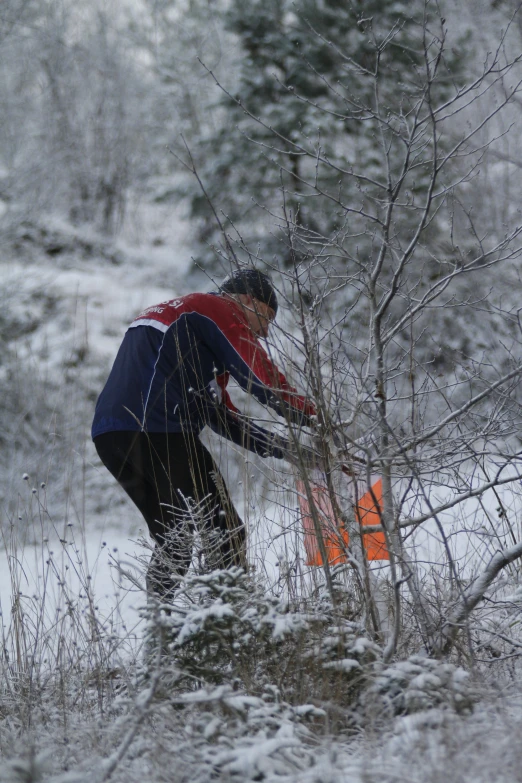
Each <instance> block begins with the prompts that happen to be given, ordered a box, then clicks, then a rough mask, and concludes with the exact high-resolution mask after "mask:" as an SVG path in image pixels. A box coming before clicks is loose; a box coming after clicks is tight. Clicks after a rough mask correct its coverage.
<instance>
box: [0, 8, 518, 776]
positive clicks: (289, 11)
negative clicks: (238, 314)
mask: <svg viewBox="0 0 522 783" xmlns="http://www.w3.org/2000/svg"><path fill="white" fill-rule="evenodd" d="M521 13H522V11H521V9H520V8H519V5H518V3H516V2H514V0H504V1H502V0H500V1H499V0H493V1H492V2H491V1H490V0H480V2H471V0H470V1H469V2H467V0H463V1H462V2H459V3H455V2H447V3H436V2H427V1H425V0H414V1H413V2H412V1H411V0H410V2H401V0H397V1H396V2H389V1H386V0H369V2H356V1H355V0H354V2H343V1H342V0H296V2H289V1H287V0H279V1H278V2H275V1H274V2H272V0H266V1H265V2H258V1H257V0H244V1H243V2H241V1H240V0H215V1H213V2H212V1H211V0H205V1H204V0H186V2H181V1H176V0H164V1H163V2H160V1H159V0H158V1H157V2H156V0H151V1H150V2H148V0H143V2H140V3H138V2H135V3H134V2H133V3H121V4H118V5H115V4H104V3H101V2H100V3H98V2H74V3H72V2H69V0H61V2H54V1H52V0H51V1H46V0H4V3H3V4H2V7H1V8H0V69H1V78H0V106H1V111H0V227H1V240H0V242H1V244H0V263H1V265H2V278H1V282H0V294H1V298H2V307H1V309H0V341H1V345H2V354H1V358H0V377H1V378H2V390H3V395H2V404H1V405H0V425H1V426H0V442H1V444H2V449H1V454H0V464H1V468H2V471H1V472H2V477H1V480H0V498H1V508H2V512H1V513H2V517H1V521H0V533H1V541H2V548H3V555H2V557H3V559H2V561H1V562H2V575H1V577H0V598H1V610H2V637H3V645H2V657H1V663H0V666H1V671H2V685H1V686H0V726H1V731H0V753H1V754H2V758H3V759H4V760H5V764H4V766H3V768H2V774H3V775H4V777H3V778H2V779H6V780H7V779H10V780H17V781H19V780H24V781H37V780H49V781H54V783H57V782H58V781H62V783H65V781H67V780H68V781H73V780H82V781H90V780H92V781H98V780H100V781H101V780H109V779H113V780H119V779H121V780H124V779H125V780H126V781H133V780H138V779H140V780H142V779H143V778H144V777H146V778H147V779H149V780H151V781H162V780H165V781H184V780H191V781H192V780H193V781H207V780H222V781H229V780H230V781H233V780H238V781H248V780H279V781H298V780H299V781H305V780H307V781H308V780H309V781H330V780H331V781H343V780H348V779H349V780H352V779H353V780H374V779H375V780H377V779H378V780H390V781H391V780H395V779H396V778H397V777H398V776H399V775H400V777H401V778H402V779H407V780H417V779H419V780H420V779H422V780H428V781H429V780H433V781H436V780H438V779H439V778H440V777H442V776H444V779H445V780H447V779H450V780H471V779H473V780H477V781H480V780H486V779H487V780H489V779H491V778H492V777H494V778H495V779H496V780H506V781H511V780H518V779H519V772H518V771H517V770H518V768H519V761H520V759H519V756H520V751H519V743H517V742H516V737H517V732H518V729H519V726H520V722H521V720H522V713H521V711H520V698H521V693H520V688H519V685H518V675H519V672H520V668H519V667H520V663H519V659H520V651H521V650H522V636H521V634H520V620H521V603H520V601H521V594H522V593H521V590H522V587H521V583H520V557H522V525H521V510H520V489H521V487H520V481H521V479H522V469H521V464H520V443H521V440H520V432H521V430H520V420H521V410H520V374H521V373H522V357H521V353H520V342H521V323H520V310H521V305H520V295H519V291H520V271H519V270H520V260H519V259H520V249H521V246H522V236H521V234H522V214H521V209H520V196H521V193H520V191H521V188H520V185H519V176H518V174H519V171H520V167H521V164H520V160H521V156H520V149H521V146H522V135H521V132H520V119H521V111H522V101H521V85H522V16H521ZM245 265H246V266H251V265H255V266H257V267H258V268H262V269H265V270H266V271H268V272H269V273H270V274H271V276H272V278H273V280H274V283H275V286H276V288H277V291H278V295H279V297H280V300H281V303H282V306H281V311H280V314H279V315H278V319H277V323H276V324H275V325H274V329H273V332H272V335H271V337H270V339H269V341H268V349H269V352H270V353H271V354H272V355H273V357H274V358H275V360H276V361H277V363H278V364H279V365H281V367H283V368H285V370H286V371H287V373H288V375H289V377H290V379H291V380H292V382H293V383H295V385H296V386H298V388H299V389H300V390H301V391H303V392H304V393H306V394H307V395H309V396H310V397H312V398H313V400H314V402H315V404H316V406H317V409H318V421H317V427H316V430H315V432H314V433H312V432H309V431H304V432H302V431H299V430H295V429H294V430H292V429H291V430H290V436H291V440H292V443H293V444H294V449H295V460H294V462H295V464H294V465H292V466H290V465H288V464H287V463H284V462H281V461H276V460H262V459H260V458H257V457H254V456H253V455H250V454H247V452H245V451H243V450H241V449H234V448H232V446H231V445H230V444H226V443H225V442H224V441H222V440H220V439H219V438H217V437H216V438H213V437H212V436H210V435H208V434H207V435H206V436H205V437H206V438H207V442H208V444H209V445H210V447H211V448H212V450H213V453H214V454H215V456H216V458H217V459H218V460H219V462H220V466H221V467H222V469H223V471H224V473H225V476H226V479H227V482H228V484H229V486H230V487H231V489H232V492H233V496H234V500H235V502H236V503H237V505H238V508H239V509H240V511H241V513H242V515H243V518H244V519H245V520H246V521H247V525H248V529H249V559H250V565H251V570H250V571H249V574H243V573H240V572H238V571H231V572H229V573H226V572H220V571H212V570H211V569H210V568H209V565H208V563H207V562H206V555H205V541H204V536H201V537H200V539H198V540H197V542H196V543H197V546H196V550H195V557H194V567H193V569H192V570H191V573H190V576H189V577H188V579H187V580H186V582H185V583H184V584H183V585H182V587H181V588H180V592H179V595H178V596H177V599H176V601H175V608H174V610H172V611H168V612H166V611H165V610H164V609H161V607H158V606H154V605H153V604H151V603H150V602H149V604H148V605H147V603H146V601H145V597H144V593H143V590H142V587H143V562H142V561H143V559H144V558H145V559H146V557H147V540H146V539H144V538H142V535H143V529H142V522H141V520H140V517H139V514H138V512H137V511H136V510H135V509H133V507H132V505H131V504H130V503H128V502H127V501H126V499H125V498H124V497H122V493H121V492H120V491H119V490H118V488H117V487H116V486H115V485H114V482H112V480H111V478H110V476H109V475H108V474H106V472H104V471H103V469H102V467H101V465H100V464H99V462H98V461H97V458H96V455H95V452H94V449H93V447H92V444H91V443H90V438H89V428H90V420H91V418H92V412H93V406H94V403H95V400H96V396H97V394H98V393H99V391H100V389H101V387H102V384H103V382H104V380H105V378H106V376H107V372H108V369H109V367H110V363H111V361H112V358H113V357H114V354H115V351H116V350H117V347H118V344H119V341H120V340H121V337H122V335H123V333H124V330H125V328H126V325H127V324H128V322H129V321H130V320H131V319H132V317H133V316H134V315H135V314H136V313H137V312H139V311H140V310H141V309H142V308H143V307H145V306H147V305H151V304H154V303H157V302H159V301H162V300H165V299H167V298H171V297H173V296H176V295H179V294H183V293H186V292H188V291H192V290H213V289H215V287H216V283H217V282H219V281H220V280H221V279H222V278H223V277H224V276H225V275H226V274H228V273H229V272H230V271H232V270H233V269H235V268H237V267H241V266H245ZM232 394H233V397H234V399H235V401H236V402H237V403H238V404H239V406H240V407H241V408H242V409H244V410H245V411H246V412H248V413H250V414H251V415H253V416H255V417H256V418H257V419H261V420H263V421H264V422H265V424H266V425H267V426H268V427H270V428H272V429H274V430H275V431H278V432H282V433H286V432H288V428H287V426H286V425H287V423H282V422H281V421H278V420H276V418H275V417H272V416H269V414H267V412H266V411H264V410H263V409H262V408H261V407H260V406H256V405H255V404H253V403H251V401H250V400H249V399H248V395H246V394H245V393H244V392H242V391H241V389H239V388H233V389H232ZM299 443H306V444H313V445H314V447H315V448H316V449H318V450H319V451H320V452H321V458H322V461H323V464H324V465H325V466H326V469H327V470H326V475H327V476H328V479H327V481H326V485H325V487H324V490H323V491H324V493H325V494H326V495H327V496H328V498H329V502H330V505H331V508H332V512H331V514H332V516H333V518H334V519H335V520H336V522H337V523H338V524H339V525H341V526H342V527H344V528H345V529H346V530H348V531H349V533H350V546H349V547H348V549H347V550H346V551H345V560H346V562H343V563H331V564H330V565H328V563H327V561H326V558H324V554H325V550H324V540H323V541H322V540H321V533H320V530H321V528H324V525H325V519H324V513H323V512H324V507H322V506H321V504H316V505H314V499H316V497H317V496H316V495H314V490H313V483H314V481H315V480H316V479H317V476H315V475H314V474H313V472H312V471H310V469H309V466H308V465H307V461H306V458H305V454H304V453H303V452H300V450H299ZM347 474H349V475H347ZM376 476H379V477H380V478H382V482H383V484H382V485H383V498H382V503H381V511H380V525H379V529H380V530H381V531H382V533H383V535H384V536H385V540H386V545H387V549H388V552H389V556H390V559H389V561H373V562H372V561H371V562H368V560H367V557H366V554H365V551H366V550H365V541H366V538H365V535H364V528H361V525H360V524H359V520H358V519H357V518H356V515H354V506H353V501H354V497H357V494H358V493H359V494H360V493H362V492H365V491H366V490H368V488H369V487H371V485H372V482H373V481H374V479H375V477H376ZM296 479H298V480H299V481H300V483H299V484H298V485H297V486H299V487H301V489H300V490H299V491H300V492H301V495H302V498H301V499H302V500H305V501H306V502H307V503H308V504H309V505H310V506H311V508H312V512H311V521H312V525H313V526H314V529H315V531H316V533H317V534H318V538H319V548H320V549H321V551H322V553H323V562H324V566H323V567H313V568H311V567H309V566H308V565H307V564H306V553H305V552H304V548H303V540H302V539H303V536H302V520H301V516H300V511H299V502H298V495H297V492H296ZM190 513H191V514H192V516H193V517H194V519H195V520H196V522H197V523H198V524H199V525H200V529H202V530H203V529H204V526H203V527H202V526H201V525H202V523H203V522H204V520H198V510H197V508H192V509H190ZM334 532H335V531H334ZM144 552H145V555H144ZM111 575H112V576H111Z"/></svg>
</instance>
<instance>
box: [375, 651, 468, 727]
mask: <svg viewBox="0 0 522 783" xmlns="http://www.w3.org/2000/svg"><path fill="white" fill-rule="evenodd" d="M475 699H476V696H475V694H474V689H473V687H472V685H471V684H470V679H469V675H468V673H467V672H466V671H464V669H462V668H460V667H458V666H454V665H453V664H452V663H446V662H444V661H441V660H434V659H433V658H427V657H423V656H421V655H412V656H411V657H410V658H408V659H407V660H405V661H397V662H396V663H394V664H392V665H391V666H387V667H386V668H383V669H382V670H381V671H378V673H377V676H376V678H375V681H374V683H373V684H372V685H371V686H370V687H369V688H368V690H367V692H366V693H365V694H364V698H363V703H364V706H365V708H366V710H367V711H374V712H378V713H379V714H381V715H385V716H394V715H411V714H414V713H418V712H423V711H425V710H428V709H432V708H446V709H451V710H453V711H455V712H456V713H458V714H463V713H467V712H471V710H472V708H473V704H474V701H475Z"/></svg>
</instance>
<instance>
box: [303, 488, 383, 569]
mask: <svg viewBox="0 0 522 783" xmlns="http://www.w3.org/2000/svg"><path fill="white" fill-rule="evenodd" d="M310 487H311V491H312V497H313V503H314V506H315V509H316V511H317V516H318V519H319V524H320V525H321V532H322V534H323V541H324V546H325V549H326V553H327V555H328V562H329V564H330V565H337V564H338V563H346V548H347V546H348V544H349V536H348V531H347V530H346V529H345V527H344V525H343V524H342V523H340V524H338V523H337V520H336V518H335V514H334V510H333V508H332V504H331V502H330V498H329V496H328V490H327V487H326V481H324V479H323V480H322V481H321V480H315V481H314V480H311V481H310ZM297 492H298V496H299V507H300V509H301V514H302V519H303V528H304V533H305V536H304V545H305V550H306V565H309V566H320V565H322V564H323V560H322V557H321V552H320V551H319V544H318V542H317V536H316V533H315V526H314V521H313V517H312V514H311V512H310V504H309V502H308V497H307V494H306V488H305V485H304V483H303V482H302V481H298V482H297ZM381 508H382V479H378V480H377V481H375V483H374V484H372V487H371V490H368V491H367V492H365V493H364V495H363V496H362V497H361V498H360V499H359V500H358V502H357V503H355V504H354V511H355V516H356V518H357V519H358V520H359V522H360V524H361V525H364V526H367V525H380V524H381V515H380V510H381ZM363 544H364V548H365V550H366V556H367V558H368V560H389V559H390V555H389V553H388V550H387V548H386V540H385V537H384V533H383V532H377V533H364V534H363Z"/></svg>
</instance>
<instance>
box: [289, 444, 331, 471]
mask: <svg viewBox="0 0 522 783" xmlns="http://www.w3.org/2000/svg"><path fill="white" fill-rule="evenodd" d="M283 458H284V459H286V460H287V462H290V463H291V464H292V465H295V466H296V468H299V469H300V470H322V471H323V470H324V465H323V458H322V456H321V454H319V452H318V451H316V450H315V449H314V448H311V447H310V446H305V445H304V444H302V443H297V444H292V445H290V444H288V449H287V450H286V451H285V453H284V455H283Z"/></svg>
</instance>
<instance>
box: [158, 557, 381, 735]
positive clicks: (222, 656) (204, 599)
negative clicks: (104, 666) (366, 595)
mask: <svg viewBox="0 0 522 783" xmlns="http://www.w3.org/2000/svg"><path fill="white" fill-rule="evenodd" d="M147 614H148V631H147V636H148V648H149V654H148V660H149V667H150V668H151V669H153V668H154V667H155V666H156V665H160V666H161V667H162V668H163V669H164V671H165V678H166V681H168V682H169V687H170V686H172V685H174V684H175V685H176V686H177V688H178V689H183V688H185V689H186V688H187V687H189V688H194V687H196V688H201V687H208V686H216V685H221V686H222V685H229V686H232V687H233V688H235V689H240V690H244V691H245V692H246V693H248V694H249V695H252V696H255V697H258V696H262V695H263V694H266V693H269V694H271V696H270V699H273V698H274V694H277V699H281V700H282V701H284V702H288V703H289V704H293V705H302V704H307V703H309V702H312V703H313V704H315V705H319V706H321V705H322V704H323V703H325V702H328V704H329V705H332V704H335V705H336V709H337V710H339V709H341V710H342V712H343V714H344V716H345V718H346V717H348V719H349V722H351V723H352V722H353V719H354V716H353V715H352V707H353V705H354V704H355V703H356V701H357V699H358V695H359V693H360V691H361V689H362V688H363V687H364V684H365V674H366V673H369V672H370V670H371V666H372V665H373V663H374V661H376V659H377V658H378V656H379V648H378V647H377V645H376V644H374V643H373V642H371V641H370V640H369V639H367V638H366V637H365V636H364V634H363V632H362V629H361V628H360V627H359V626H358V625H357V624H356V623H354V622H350V621H347V620H344V619H343V618H342V616H341V615H340V612H339V611H338V610H337V609H334V607H332V606H328V604H325V603H324V601H321V600H320V601H319V602H318V603H314V601H312V600H309V601H308V602H306V603H305V602H303V605H302V606H300V607H292V606H289V605H288V603H286V602H285V601H282V600H281V599H280V598H278V597H276V596H273V595H270V594H267V593H266V591H265V588H264V587H263V585H262V584H261V583H260V582H259V581H256V580H255V579H254V578H253V577H251V576H250V575H248V574H247V573H245V572H244V571H243V570H242V569H240V568H231V569H228V570H216V571H213V572H211V573H209V574H194V575H189V576H187V577H186V578H185V580H184V582H183V583H182V585H181V586H180V588H179V590H178V591H177V595H176V596H175V598H174V601H173V604H172V606H171V607H161V606H159V605H156V606H154V605H151V606H149V607H148V609H147Z"/></svg>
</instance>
